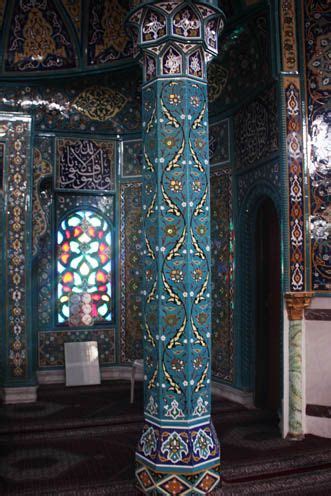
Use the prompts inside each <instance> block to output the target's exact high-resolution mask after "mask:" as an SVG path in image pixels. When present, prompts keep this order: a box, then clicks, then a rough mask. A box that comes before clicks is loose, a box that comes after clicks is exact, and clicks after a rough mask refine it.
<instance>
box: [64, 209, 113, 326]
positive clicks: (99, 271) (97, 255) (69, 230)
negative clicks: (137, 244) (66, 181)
mask: <svg viewBox="0 0 331 496" xmlns="http://www.w3.org/2000/svg"><path fill="white" fill-rule="evenodd" d="M111 271H112V262H111V228H110V225H109V223H108V222H107V221H106V219H105V218H104V217H103V216H101V215H100V214H97V213H96V212H93V211H91V210H77V211H76V212H73V213H70V214H69V215H68V216H67V217H66V218H65V219H64V220H62V222H61V223H60V226H59V228H58V232H57V274H58V282H57V299H58V322H59V324H64V323H67V322H68V320H69V316H70V304H71V303H70V300H71V299H72V295H73V294H75V293H76V294H82V293H88V294H90V295H91V299H92V311H91V313H92V317H93V322H103V321H108V322H109V321H111V320H112V311H111V310H112V287H111Z"/></svg>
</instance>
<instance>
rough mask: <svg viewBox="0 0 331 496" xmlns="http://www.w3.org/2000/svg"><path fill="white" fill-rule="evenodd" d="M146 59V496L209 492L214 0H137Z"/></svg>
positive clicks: (212, 483) (217, 22)
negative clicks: (210, 131)
mask: <svg viewBox="0 0 331 496" xmlns="http://www.w3.org/2000/svg"><path fill="white" fill-rule="evenodd" d="M129 24H130V27H131V28H132V31H133V34H134V36H135V40H136V45H137V47H138V48H139V49H140V53H142V55H143V70H144V84H143V89H142V120H143V143H144V149H143V156H144V165H143V181H144V184H143V209H144V239H145V248H144V253H143V256H144V264H145V274H144V292H143V295H144V303H143V305H144V318H145V322H144V373H145V376H144V394H145V398H144V402H145V408H144V415H145V423H144V428H143V432H142V435H141V437H140V440H139V444H138V448H137V452H136V478H137V484H138V488H139V489H140V490H141V491H142V492H144V493H145V494H169V495H179V494H207V493H209V492H210V491H212V490H213V489H214V488H215V487H216V486H217V485H218V483H219V480H220V448H219V442H218V439H217V435H216V432H215V429H214V427H213V425H212V422H211V418H210V378H211V350H210V347H211V339H210V338H211V324H210V310H211V295H210V290H211V287H210V280H211V272H210V212H209V158H208V156H209V148H208V98H207V79H206V77H207V74H206V70H207V68H206V66H207V61H208V60H210V59H211V58H212V56H214V55H216V54H217V41H218V32H219V29H220V27H221V25H222V26H223V20H222V12H221V11H220V10H219V9H218V8H217V7H216V6H214V4H213V2H185V1H184V2H178V1H172V2H167V3H166V2H164V3H163V2H142V3H140V4H139V6H138V7H137V8H136V9H135V10H133V11H132V12H131V14H130V16H129Z"/></svg>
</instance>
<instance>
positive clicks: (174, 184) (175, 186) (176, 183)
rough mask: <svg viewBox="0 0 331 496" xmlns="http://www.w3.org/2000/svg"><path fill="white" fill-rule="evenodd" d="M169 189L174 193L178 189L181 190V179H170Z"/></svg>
mask: <svg viewBox="0 0 331 496" xmlns="http://www.w3.org/2000/svg"><path fill="white" fill-rule="evenodd" d="M170 189H171V191H173V192H174V193H178V192H179V191H182V189H183V185H182V183H181V181H177V180H176V179H172V180H171V181H170Z"/></svg>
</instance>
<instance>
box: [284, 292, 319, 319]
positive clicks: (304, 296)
mask: <svg viewBox="0 0 331 496" xmlns="http://www.w3.org/2000/svg"><path fill="white" fill-rule="evenodd" d="M312 297H313V292H311V291H309V292H308V291H306V292H300V293H286V294H285V301H286V309H287V313H288V318H289V320H302V318H303V310H304V309H305V308H306V307H308V306H309V305H310V301H311V299H312Z"/></svg>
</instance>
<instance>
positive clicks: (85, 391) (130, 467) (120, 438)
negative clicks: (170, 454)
mask: <svg viewBox="0 0 331 496" xmlns="http://www.w3.org/2000/svg"><path fill="white" fill-rule="evenodd" d="M213 418H214V424H215V427H216V429H217V431H218V434H219V437H220V440H221V446H222V465H223V466H222V480H223V485H222V489H220V490H218V491H216V492H215V493H214V496H216V495H217V496H219V495H223V494H225V495H234V496H235V495H246V494H260V495H269V494H280V495H300V496H301V495H308V494H310V495H317V496H319V495H325V496H326V495H330V494H331V440H327V439H321V438H317V437H314V436H307V437H306V439H305V440H304V441H302V442H289V441H285V440H282V439H281V438H280V436H279V433H278V430H277V425H276V422H275V419H274V418H273V417H272V416H271V415H269V414H268V413H266V412H262V411H259V410H247V409H245V408H243V407H241V406H240V405H237V404H235V403H233V402H230V401H227V400H220V399H215V400H214V404H213ZM142 420H143V417H142V389H141V385H139V384H138V385H137V388H136V401H135V403H134V405H130V403H129V383H128V382H124V381H117V382H112V383H104V384H102V385H101V386H94V387H86V388H81V387H79V388H71V389H65V388H64V387H63V386H47V387H46V386H45V387H41V388H40V391H39V401H38V402H37V403H36V404H31V405H25V406H1V407H0V494H1V496H2V495H3V496H117V495H118V496H131V495H132V496H133V495H137V494H138V493H137V492H136V490H135V483H134V475H133V473H134V452H135V446H136V443H137V440H138V437H139V434H140V432H141V427H142Z"/></svg>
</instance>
